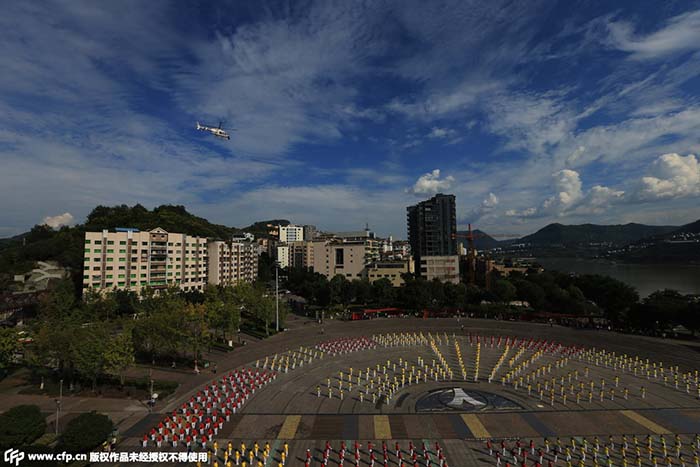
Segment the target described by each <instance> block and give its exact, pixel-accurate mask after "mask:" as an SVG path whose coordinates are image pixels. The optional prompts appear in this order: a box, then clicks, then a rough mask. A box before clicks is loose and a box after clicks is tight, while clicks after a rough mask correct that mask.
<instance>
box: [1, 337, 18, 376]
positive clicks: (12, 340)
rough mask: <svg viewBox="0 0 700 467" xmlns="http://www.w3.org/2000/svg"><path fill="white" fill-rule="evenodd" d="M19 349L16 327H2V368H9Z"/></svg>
mask: <svg viewBox="0 0 700 467" xmlns="http://www.w3.org/2000/svg"><path fill="white" fill-rule="evenodd" d="M18 349H19V342H18V335H17V331H15V329H14V328H0V368H7V367H8V366H9V365H10V364H11V363H12V359H13V358H14V355H15V352H17V350H18Z"/></svg>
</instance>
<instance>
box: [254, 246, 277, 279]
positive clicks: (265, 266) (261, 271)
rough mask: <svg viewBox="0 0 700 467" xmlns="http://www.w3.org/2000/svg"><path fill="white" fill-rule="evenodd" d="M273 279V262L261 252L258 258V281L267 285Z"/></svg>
mask: <svg viewBox="0 0 700 467" xmlns="http://www.w3.org/2000/svg"><path fill="white" fill-rule="evenodd" d="M274 279H275V261H274V260H273V259H272V258H271V257H270V255H269V254H267V253H266V252H263V253H262V254H261V255H260V256H258V281H260V282H263V283H268V282H270V281H273V280H274Z"/></svg>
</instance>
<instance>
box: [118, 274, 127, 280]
mask: <svg viewBox="0 0 700 467" xmlns="http://www.w3.org/2000/svg"><path fill="white" fill-rule="evenodd" d="M117 277H118V278H119V279H124V277H125V276H124V274H119V276H117Z"/></svg>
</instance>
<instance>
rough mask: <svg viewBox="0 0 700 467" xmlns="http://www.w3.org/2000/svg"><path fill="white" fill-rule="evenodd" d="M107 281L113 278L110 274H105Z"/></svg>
mask: <svg viewBox="0 0 700 467" xmlns="http://www.w3.org/2000/svg"><path fill="white" fill-rule="evenodd" d="M106 277H107V279H112V278H113V277H114V276H113V275H112V274H107V276H106Z"/></svg>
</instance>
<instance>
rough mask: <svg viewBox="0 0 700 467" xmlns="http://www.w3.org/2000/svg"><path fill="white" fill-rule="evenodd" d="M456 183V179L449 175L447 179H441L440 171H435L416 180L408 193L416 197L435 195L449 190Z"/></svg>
mask: <svg viewBox="0 0 700 467" xmlns="http://www.w3.org/2000/svg"><path fill="white" fill-rule="evenodd" d="M452 182H454V177H452V176H451V175H448V176H447V177H445V178H442V179H441V178H440V169H435V170H433V171H432V172H428V173H426V174H423V175H421V176H420V177H418V180H416V183H415V184H414V185H413V187H411V188H409V190H408V192H409V193H413V194H415V195H433V194H435V193H438V192H440V191H445V190H448V189H449V188H450V187H451V186H452Z"/></svg>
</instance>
